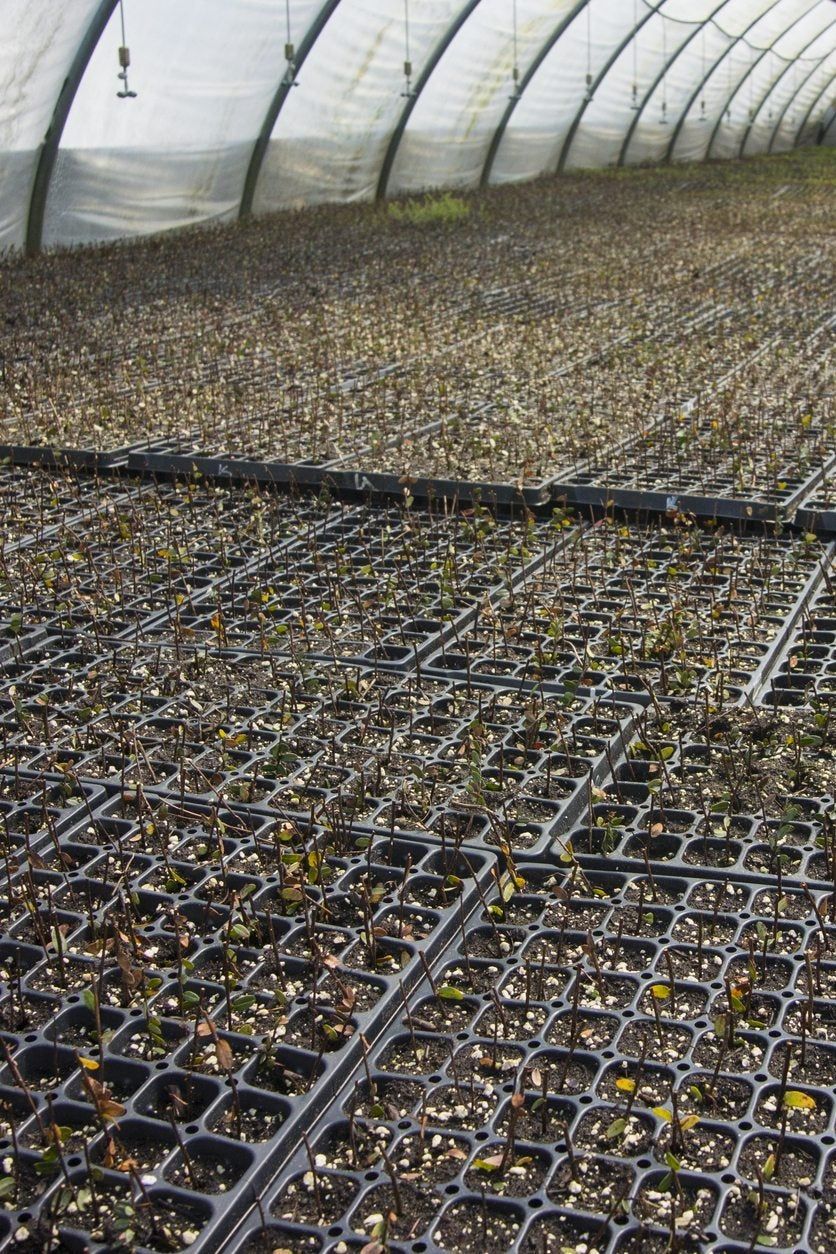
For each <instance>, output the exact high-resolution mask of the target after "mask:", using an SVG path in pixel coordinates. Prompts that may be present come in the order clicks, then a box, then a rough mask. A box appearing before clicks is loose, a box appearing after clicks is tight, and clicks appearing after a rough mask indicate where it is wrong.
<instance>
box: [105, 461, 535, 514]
mask: <svg viewBox="0 0 836 1254" xmlns="http://www.w3.org/2000/svg"><path fill="white" fill-rule="evenodd" d="M127 465H128V469H129V470H132V471H137V472H138V471H142V472H146V473H149V474H154V475H159V476H161V477H182V476H186V477H188V476H189V475H193V474H195V473H197V474H199V475H201V476H202V477H204V478H209V479H217V480H220V481H222V482H227V483H235V482H244V483H247V482H250V483H265V484H273V485H275V486H277V487H287V488H303V489H309V490H313V491H317V492H321V491H328V492H330V493H332V494H333V495H335V496H346V497H348V498H350V499H359V500H364V501H367V502H369V503H371V504H383V505H386V504H390V503H392V502H396V501H403V500H404V499H405V498H406V497H410V498H412V499H413V500H415V501H420V502H442V501H449V502H454V503H455V504H456V505H457V506H459V507H462V508H464V507H469V506H472V505H485V506H488V507H505V508H508V507H512V508H517V509H520V508H525V507H528V508H534V507H536V506H544V505H546V504H547V503H548V501H549V491H548V480H543V482H542V483H539V484H534V485H533V486H527V485H525V484H523V485H520V486H516V485H514V484H501V483H475V482H473V481H471V480H464V479H462V480H458V479H434V478H424V477H413V476H411V475H410V476H399V475H396V474H387V473H385V472H383V471H378V470H363V469H357V470H348V469H340V468H339V467H335V466H333V465H324V466H316V465H313V464H305V463H302V462H296V463H287V462H259V461H250V460H248V459H246V458H234V457H230V458H215V457H200V456H189V455H188V454H173V453H170V454H166V453H132V454H130V455H129V457H128V463H127Z"/></svg>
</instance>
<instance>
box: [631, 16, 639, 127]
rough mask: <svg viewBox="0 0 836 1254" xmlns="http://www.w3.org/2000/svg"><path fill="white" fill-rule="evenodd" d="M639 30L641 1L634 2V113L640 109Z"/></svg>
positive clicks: (632, 101)
mask: <svg viewBox="0 0 836 1254" xmlns="http://www.w3.org/2000/svg"><path fill="white" fill-rule="evenodd" d="M638 30H639V0H633V38H632V40H631V42H632V45H633V89H632V92H631V101H630V108H631V109H632V110H633V111H634V112H638V108H639V74H638V68H639V48H638V44H639V39H638Z"/></svg>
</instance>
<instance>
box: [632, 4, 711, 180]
mask: <svg viewBox="0 0 836 1254" xmlns="http://www.w3.org/2000/svg"><path fill="white" fill-rule="evenodd" d="M729 3H730V0H721V2H720V4H718V5H717V8H716V9H712V11H711V12H710V13H709V15H708V17H707V18H705V20H704V21H702V22H700V24H699V26H698V27H697V28H696V30H694V31H692V33H691V34H690V35H689V36H688V38H687V39H685V40H684V41H683V42H682V43H681V44H680V45H679V47H678V48H677V50H676V52H675V53H674V54H673V56H671V57H668V60H667V61H666V63H665V64H664V65H663V66H662V69H661V70H660V71H659V73H658V74H657V75H656V78H655V79H654V80H653V82H652V84H651V85H650V88H649V90H648V91H647V93H646V94H645V96H644V98H643V100H642V102H641V104H640V105H639V107H638V109H637V110H636V111H635V113H634V114H633V120H632V122H631V123H630V125H629V127H628V129H627V134H626V135H625V136H624V143H623V144H622V145H621V151H620V152H619V154H618V161H617V162H616V164H617V165H624V163H625V161H626V160H627V152H628V150H629V148H630V143H631V142H632V139H633V136H634V135H635V133H636V128H637V127H638V124H639V121H640V120H641V116H642V114H643V113H644V111H645V109H646V108H647V106H648V105H649V104H650V101H651V100H652V99H653V96H654V94H655V92H656V89H657V87H658V86H659V84H660V83H661V82H664V80H665V79H666V78H667V76H668V74H669V73H670V71H671V69H672V68H673V66H674V65H675V64H676V62H677V61H678V59H679V57H680V56H681V55H682V53H683V52H684V51H685V49H686V48H687V47H688V46H689V44H691V43H693V41H694V40H695V39H696V37H697V35H699V34H700V33H701V32H702V31H703V30H704V29H705V27H706V24H707V23H708V22H711V21H713V20H714V18H715V17H716V16H717V14H718V13H719V12H720V10H721V9H724V8H725V7H726V5H727V4H729Z"/></svg>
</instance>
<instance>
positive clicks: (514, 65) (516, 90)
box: [508, 0, 521, 100]
mask: <svg viewBox="0 0 836 1254" xmlns="http://www.w3.org/2000/svg"><path fill="white" fill-rule="evenodd" d="M520 95H521V92H520V65H519V61H518V59H517V0H513V4H512V5H511V95H510V96H509V97H508V99H509V100H519V98H520Z"/></svg>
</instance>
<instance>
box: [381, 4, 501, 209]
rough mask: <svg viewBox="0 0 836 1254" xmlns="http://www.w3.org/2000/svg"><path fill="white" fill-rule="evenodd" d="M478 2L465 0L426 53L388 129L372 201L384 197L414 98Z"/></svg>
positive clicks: (428, 79) (413, 104)
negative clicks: (424, 62) (418, 72)
mask: <svg viewBox="0 0 836 1254" xmlns="http://www.w3.org/2000/svg"><path fill="white" fill-rule="evenodd" d="M479 3H480V0H467V2H466V3H465V4H464V5H463V7H462V8H461V9H460V10H459V13H458V15H457V16H456V18H455V19H454V20H453V21H452V22H451V24H450V26H449V27H448V28H447V30H446V31H445V33H444V35H443V36H442V37H441V39H440V40H439V42H438V43H437V44H436V46H435V48H434V49H433V51H432V52H431V53H430V56H429V58H428V60H427V62H426V64H425V65H424V68H423V69H422V71H421V73H420V75H419V77H418V80H417V82H416V83H415V87H414V88H413V90H412V94H411V95H410V96H409V97H408V98H407V101H406V104H405V105H404V107H403V108H402V109H401V114H400V117H399V118H398V120H397V123H396V124H395V129H394V130H393V131H392V134H391V135H390V137H389V143H388V144H387V145H386V152H385V154H384V157H383V164H382V165H381V167H380V174H379V175H378V179H377V189H376V191H375V200H383V198H384V196H385V195H386V190H387V188H388V186H389V179H390V177H391V174H392V169H393V167H394V165H395V157H396V156H397V155H398V149H399V148H400V145H401V140H402V139H403V137H404V132H405V131H406V127H407V123H408V122H409V119H410V117H411V116H412V110H413V109H414V108H415V106H416V104H417V103H418V97H419V96H420V95H421V93H422V92H423V90H424V88H425V87H426V86H427V83H428V82H429V81H430V78H431V77H432V75H433V73H434V72H435V70H436V68H437V66H438V63H439V61H440V60H441V58H442V57H443V56H444V54H445V52H446V51H447V49H448V48H449V47H450V45H451V43H452V42H453V40H454V39H455V38H456V35H458V33H459V31H460V30H461V28H462V27H463V26H464V24H465V22H466V21H467V19H468V18H469V17H470V15H471V13H472V12H473V10H474V9H475V8H476V7H477V6H478V5H479Z"/></svg>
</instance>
